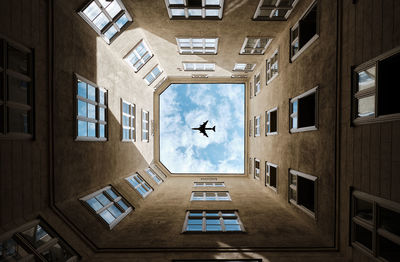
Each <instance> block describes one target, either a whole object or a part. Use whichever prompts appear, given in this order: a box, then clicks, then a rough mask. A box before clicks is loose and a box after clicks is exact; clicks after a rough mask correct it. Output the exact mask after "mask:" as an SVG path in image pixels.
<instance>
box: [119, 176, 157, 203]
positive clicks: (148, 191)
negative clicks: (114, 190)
mask: <svg viewBox="0 0 400 262" xmlns="http://www.w3.org/2000/svg"><path fill="white" fill-rule="evenodd" d="M135 178H138V180H141V181H138V180H136V179H135ZM125 180H126V182H127V183H128V184H129V185H130V186H131V187H132V188H133V189H135V191H136V192H137V193H138V194H139V195H140V196H141V197H142V198H146V197H148V196H149V195H150V194H151V192H153V191H154V189H153V188H152V187H151V186H150V184H149V183H147V181H146V180H145V179H144V178H143V177H142V176H141V175H139V173H134V174H133V175H131V176H128V177H126V178H125ZM130 180H135V181H136V182H137V183H138V184H137V185H133V184H132V183H131V182H130ZM140 187H141V188H143V189H144V191H146V193H144V194H142V193H141V192H140V190H139V189H138V188H140ZM146 187H148V188H149V190H146Z"/></svg>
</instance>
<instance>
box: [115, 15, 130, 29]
mask: <svg viewBox="0 0 400 262" xmlns="http://www.w3.org/2000/svg"><path fill="white" fill-rule="evenodd" d="M115 23H116V24H117V26H118V27H119V28H122V27H123V26H124V25H125V24H126V23H128V17H127V16H126V15H123V16H121V17H120V18H119V19H118V20H117V22H115Z"/></svg>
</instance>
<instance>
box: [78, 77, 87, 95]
mask: <svg viewBox="0 0 400 262" xmlns="http://www.w3.org/2000/svg"><path fill="white" fill-rule="evenodd" d="M78 96H81V97H83V98H87V96H86V83H85V82H81V81H79V80H78Z"/></svg>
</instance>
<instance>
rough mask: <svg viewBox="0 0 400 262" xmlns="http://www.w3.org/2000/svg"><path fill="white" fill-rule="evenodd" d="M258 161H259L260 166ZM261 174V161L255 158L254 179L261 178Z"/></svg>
mask: <svg viewBox="0 0 400 262" xmlns="http://www.w3.org/2000/svg"><path fill="white" fill-rule="evenodd" d="M256 163H258V168H257V165H256ZM260 174H261V161H260V159H257V158H254V179H258V180H260Z"/></svg>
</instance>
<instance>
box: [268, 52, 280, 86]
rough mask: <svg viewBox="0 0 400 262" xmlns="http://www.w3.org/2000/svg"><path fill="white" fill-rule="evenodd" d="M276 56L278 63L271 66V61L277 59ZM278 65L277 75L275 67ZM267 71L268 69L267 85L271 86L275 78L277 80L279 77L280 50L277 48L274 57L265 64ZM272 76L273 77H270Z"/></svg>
mask: <svg viewBox="0 0 400 262" xmlns="http://www.w3.org/2000/svg"><path fill="white" fill-rule="evenodd" d="M275 56H276V61H275V62H274V63H273V64H271V61H272V60H273V59H274V58H275ZM275 64H276V68H277V69H276V73H274V74H273V70H272V69H273V67H274V65H275ZM265 65H266V66H265V69H266V74H265V75H266V77H265V78H266V84H267V85H268V84H270V83H271V82H272V80H274V79H275V78H277V77H278V76H279V48H277V49H276V50H275V51H274V52H273V53H272V55H271V56H270V58H268V59H267V60H266V63H265ZM270 75H271V76H270Z"/></svg>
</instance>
